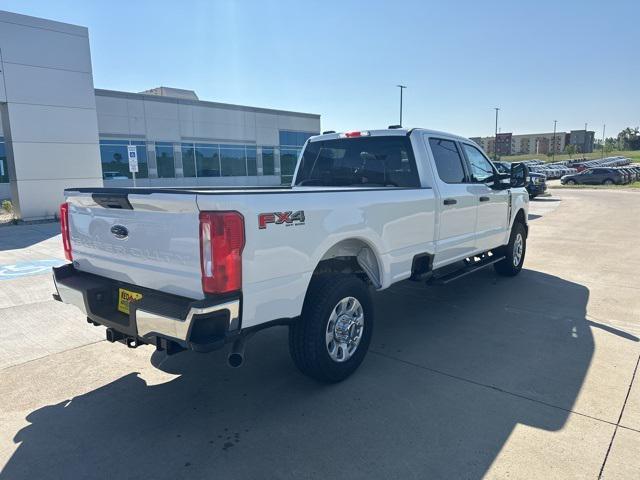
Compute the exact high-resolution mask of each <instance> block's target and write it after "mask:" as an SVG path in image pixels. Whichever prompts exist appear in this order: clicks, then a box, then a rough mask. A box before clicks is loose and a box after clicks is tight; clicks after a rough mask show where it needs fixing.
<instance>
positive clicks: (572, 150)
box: [564, 143, 577, 158]
mask: <svg viewBox="0 0 640 480" xmlns="http://www.w3.org/2000/svg"><path fill="white" fill-rule="evenodd" d="M576 151H577V150H576V146H575V145H573V144H571V143H570V144H569V145H566V146H565V147H564V153H566V154H567V155H569V158H573V155H574V154H575V153H576Z"/></svg>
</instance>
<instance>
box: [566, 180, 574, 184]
mask: <svg viewBox="0 0 640 480" xmlns="http://www.w3.org/2000/svg"><path fill="white" fill-rule="evenodd" d="M575 184H576V181H575V180H567V185H575Z"/></svg>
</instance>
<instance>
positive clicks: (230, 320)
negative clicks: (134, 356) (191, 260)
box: [53, 264, 241, 351]
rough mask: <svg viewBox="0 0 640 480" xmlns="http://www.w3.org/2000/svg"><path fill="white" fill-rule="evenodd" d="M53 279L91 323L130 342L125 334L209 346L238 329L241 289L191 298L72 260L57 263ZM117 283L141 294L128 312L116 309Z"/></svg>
mask: <svg viewBox="0 0 640 480" xmlns="http://www.w3.org/2000/svg"><path fill="white" fill-rule="evenodd" d="M53 281H54V284H55V287H56V294H54V298H55V299H56V300H59V301H61V302H63V303H67V304H70V305H74V306H76V307H77V308H78V309H80V311H82V312H83V313H84V314H85V315H86V317H87V320H88V321H90V323H93V324H98V325H104V326H106V327H107V328H109V329H112V330H114V331H116V332H118V335H116V337H117V338H118V339H122V340H123V341H124V343H127V344H129V342H126V340H135V341H136V342H137V343H147V344H156V345H157V346H159V347H160V346H161V344H166V341H170V342H174V343H176V344H178V345H179V346H181V347H182V348H189V349H192V350H196V351H210V350H215V349H217V348H220V347H221V346H222V345H224V344H225V343H226V342H227V341H229V340H231V339H233V338H235V337H236V336H237V334H238V333H239V332H240V326H241V325H240V323H241V317H240V312H241V298H240V296H239V295H237V296H236V297H235V298H234V297H231V298H230V297H226V298H214V299H209V298H207V299H204V300H193V299H189V298H185V297H179V296H176V295H171V294H166V293H163V292H159V291H156V290H149V289H145V288H141V287H138V286H136V285H129V284H123V283H121V282H117V281H115V280H112V279H109V278H105V277H100V276H97V275H93V274H89V273H86V272H81V271H78V270H76V269H75V268H74V267H73V265H71V264H67V265H63V266H61V267H56V268H54V269H53ZM119 288H126V289H128V290H132V291H134V292H139V293H142V295H143V296H142V299H140V300H137V301H134V302H132V303H131V304H130V305H129V314H128V315H127V314H125V313H122V312H120V311H119V310H118V306H117V305H118V291H119V290H118V289H119ZM112 338H113V336H112ZM163 339H164V340H163ZM161 340H163V341H164V343H163V342H162V341H161Z"/></svg>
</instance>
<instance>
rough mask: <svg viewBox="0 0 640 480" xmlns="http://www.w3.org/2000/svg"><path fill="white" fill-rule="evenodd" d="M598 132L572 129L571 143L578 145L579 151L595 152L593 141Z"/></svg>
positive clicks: (577, 149) (570, 134)
mask: <svg viewBox="0 0 640 480" xmlns="http://www.w3.org/2000/svg"><path fill="white" fill-rule="evenodd" d="M595 134H596V132H593V131H587V130H571V133H569V144H570V145H575V146H576V151H577V152H578V153H591V152H593V141H594V139H595Z"/></svg>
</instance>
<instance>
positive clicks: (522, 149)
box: [471, 130, 594, 155]
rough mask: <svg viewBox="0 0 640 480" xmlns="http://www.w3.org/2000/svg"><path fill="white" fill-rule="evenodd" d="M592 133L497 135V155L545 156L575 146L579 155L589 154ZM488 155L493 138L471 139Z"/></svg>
mask: <svg viewBox="0 0 640 480" xmlns="http://www.w3.org/2000/svg"><path fill="white" fill-rule="evenodd" d="M593 138H594V132H591V131H589V132H585V131H584V130H572V131H571V132H570V133H567V132H556V133H555V136H554V133H553V132H549V133H528V134H523V135H514V134H513V133H499V134H498V137H497V150H498V155H536V154H540V155H546V154H548V153H553V152H554V151H555V153H562V152H564V149H565V146H566V145H569V144H571V145H577V146H578V152H579V153H589V152H591V151H592V150H593ZM471 140H473V141H474V142H476V143H477V144H478V145H480V147H482V149H483V150H484V151H485V152H486V153H487V154H488V155H493V153H494V146H493V145H494V143H495V141H496V137H495V136H493V135H492V136H490V137H472V138H471Z"/></svg>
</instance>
